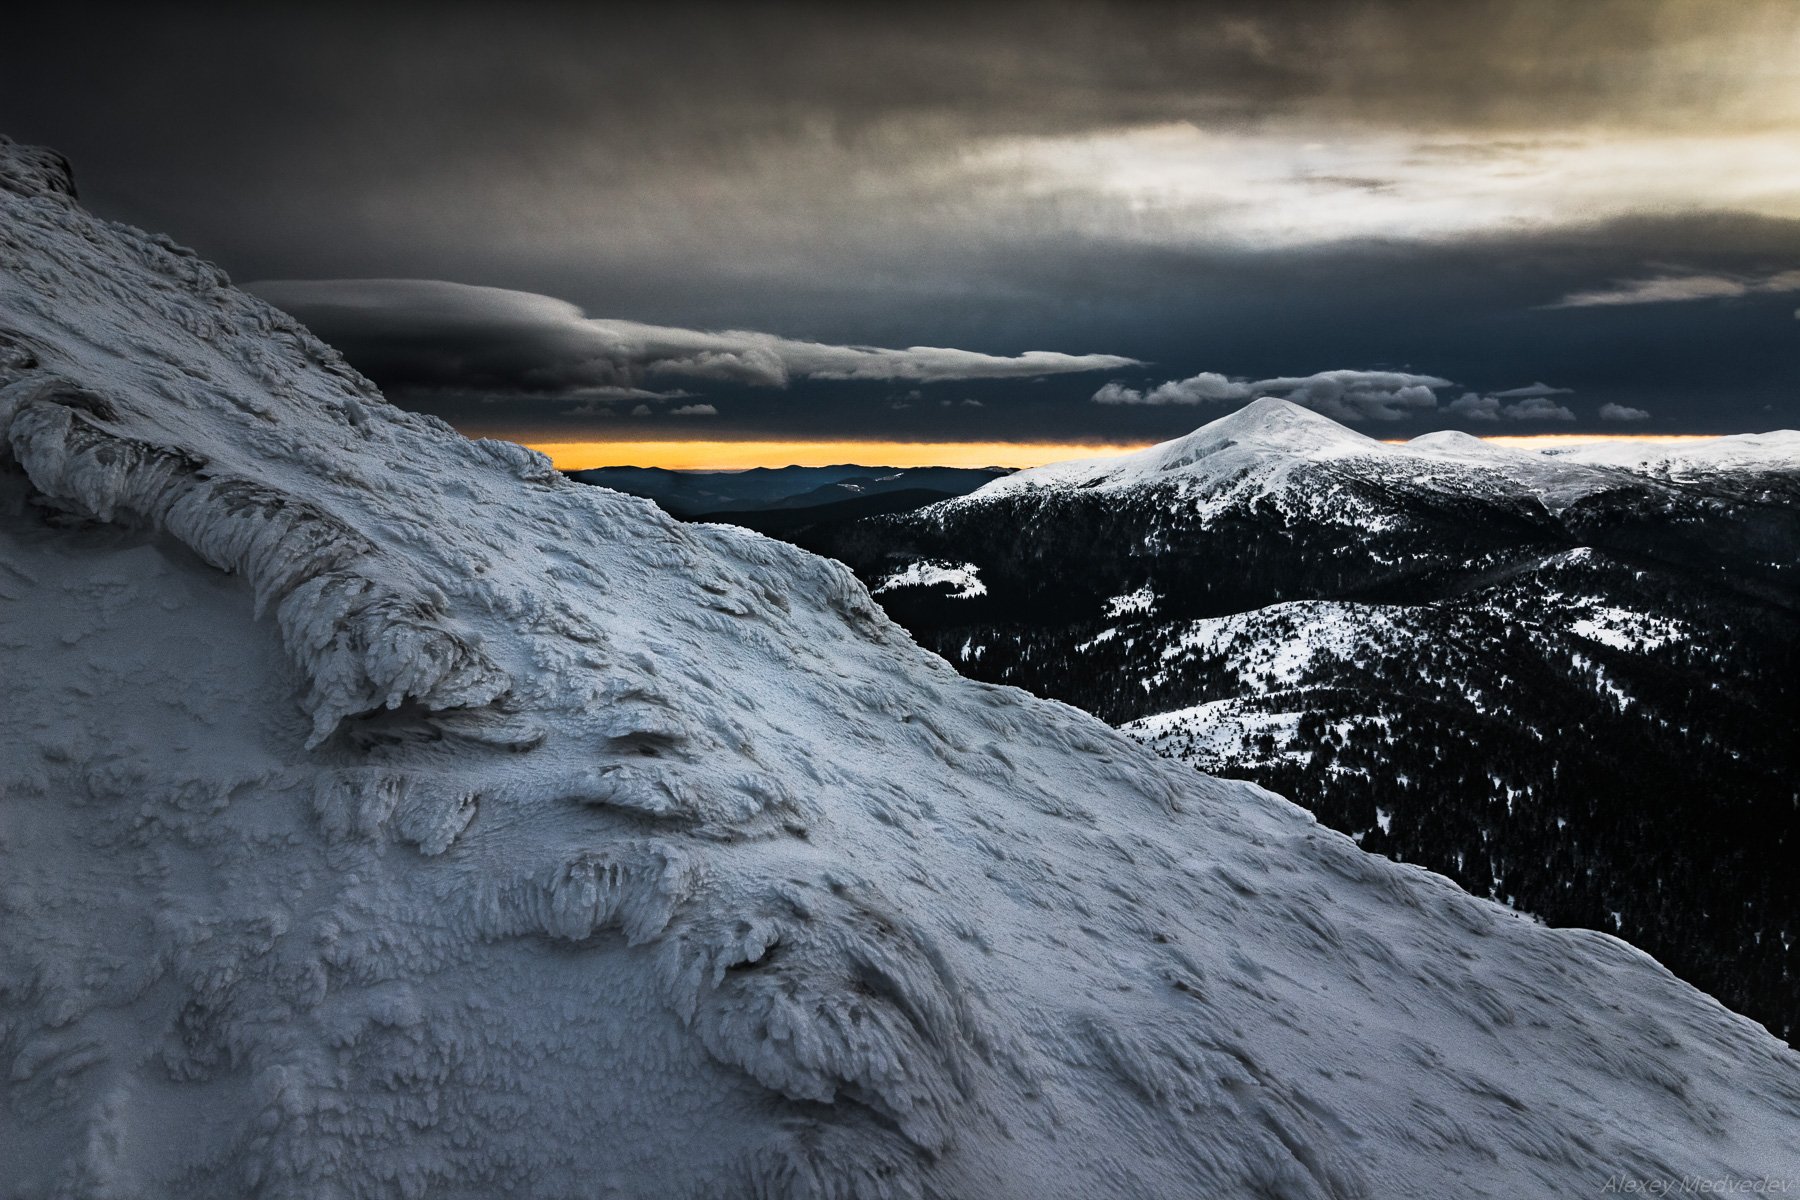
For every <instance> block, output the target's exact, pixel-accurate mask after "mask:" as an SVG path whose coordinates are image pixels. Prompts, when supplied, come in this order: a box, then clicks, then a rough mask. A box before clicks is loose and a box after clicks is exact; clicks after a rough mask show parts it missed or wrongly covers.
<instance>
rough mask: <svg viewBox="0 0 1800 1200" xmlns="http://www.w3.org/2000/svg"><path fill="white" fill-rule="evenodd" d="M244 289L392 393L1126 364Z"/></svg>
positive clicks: (399, 292) (500, 298) (485, 304)
mask: <svg viewBox="0 0 1800 1200" xmlns="http://www.w3.org/2000/svg"><path fill="white" fill-rule="evenodd" d="M248 287H249V289H250V290H251V291H254V292H255V293H256V294H258V295H260V296H262V297H263V298H264V299H265V300H268V301H269V302H270V303H271V304H274V305H276V306H277V307H279V308H282V309H285V310H286V311H288V312H290V313H292V314H294V315H295V316H297V317H299V318H300V319H301V320H302V321H305V322H306V323H307V324H308V325H309V326H311V327H312V328H313V329H314V330H315V331H317V332H318V333H319V334H320V335H321V336H323V337H324V338H325V339H326V340H328V341H330V342H332V343H334V344H336V345H338V346H339V347H340V348H341V349H343V350H344V351H345V352H346V353H347V354H348V355H349V356H350V357H351V358H352V360H354V361H357V362H359V363H362V364H366V365H365V370H368V371H369V372H370V373H371V374H374V375H376V376H377V377H379V378H381V379H382V380H383V381H384V382H385V383H387V384H388V385H389V386H391V387H398V388H402V389H406V388H446V389H454V390H456V391H460V392H483V391H485V392H490V393H497V394H498V395H500V396H504V395H506V394H525V395H535V396H567V397H570V398H582V399H589V400H605V399H652V398H664V399H672V398H675V395H676V393H671V392H655V391H650V390H648V389H646V388H644V387H642V386H641V385H642V384H643V383H645V382H646V381H656V380H669V381H685V382H688V383H707V382H710V383H723V384H734V385H739V386H751V387H766V388H785V387H787V386H788V385H789V384H790V383H792V382H794V381H796V380H801V379H815V380H861V381H894V382H912V383H935V382H942V381H946V380H974V379H1033V378H1041V377H1044V376H1048V375H1066V374H1078V373H1081V372H1086V371H1105V370H1117V369H1119V368H1121V367H1128V366H1134V365H1137V360H1135V359H1131V358H1126V357H1123V356H1120V355H1113V354H1061V353H1057V352H1055V351H1050V350H1029V351H1026V352H1025V353H1023V354H1016V355H996V354H983V353H979V352H977V351H973V350H958V349H954V348H950V347H944V346H910V347H907V348H905V349H888V348H884V347H879V346H836V345H828V344H826V343H822V342H810V341H801V340H797V339H793V338H784V337H778V336H776V335H774V334H770V333H758V332H754V331H750V330H741V329H734V330H719V331H704V330H697V329H681V328H676V327H673V326H667V325H649V324H644V323H641V322H637V321H623V320H609V319H602V318H594V317H589V316H587V315H586V314H584V313H583V312H582V311H581V309H579V308H578V307H576V306H575V305H573V304H569V303H567V302H565V301H562V300H557V299H555V298H553V297H550V296H540V295H536V294H535V293H531V292H516V291H508V290H506V289H502V288H488V287H470V286H467V285H464V284H458V283H447V282H443V281H439V280H422V279H322V280H268V281H264V282H261V283H254V284H250V285H248ZM680 394H682V395H685V394H686V393H680ZM676 411H677V412H679V413H681V414H682V415H690V416H703V415H711V413H712V412H713V411H716V410H713V409H712V406H711V405H689V406H686V407H685V408H684V409H680V410H676Z"/></svg>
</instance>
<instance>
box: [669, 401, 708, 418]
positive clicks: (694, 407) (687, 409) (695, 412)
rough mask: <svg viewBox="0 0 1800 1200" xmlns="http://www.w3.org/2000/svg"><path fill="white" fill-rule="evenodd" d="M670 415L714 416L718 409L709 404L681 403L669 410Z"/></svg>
mask: <svg viewBox="0 0 1800 1200" xmlns="http://www.w3.org/2000/svg"><path fill="white" fill-rule="evenodd" d="M669 415H670V416H671V417H716V416H718V415H719V410H718V409H716V408H714V407H713V406H712V405H710V404H683V405H681V406H680V407H679V408H671V409H670V410H669Z"/></svg>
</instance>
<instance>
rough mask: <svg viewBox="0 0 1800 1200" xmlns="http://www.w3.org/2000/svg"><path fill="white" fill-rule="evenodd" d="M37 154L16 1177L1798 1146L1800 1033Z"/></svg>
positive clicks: (919, 1168) (759, 1191)
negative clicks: (85, 192) (397, 375)
mask: <svg viewBox="0 0 1800 1200" xmlns="http://www.w3.org/2000/svg"><path fill="white" fill-rule="evenodd" d="M40 161H42V159H41V156H36V155H34V154H33V153H32V152H30V151H26V150H21V149H19V148H16V147H14V146H13V145H12V144H11V143H7V142H0V181H5V185H4V187H3V188H0V264H3V265H4V268H5V269H4V270H3V271H0V435H3V436H0V589H4V591H5V594H6V597H7V603H6V604H5V605H4V606H0V662H4V663H5V674H6V677H7V679H8V680H9V687H10V688H11V689H12V690H11V693H10V695H9V699H10V700H11V701H12V703H11V704H10V705H9V706H8V707H7V709H5V710H4V711H3V712H0V733H3V734H4V737H5V739H6V741H7V744H8V746H9V747H10V749H11V751H12V752H11V753H10V754H9V756H8V760H7V762H6V764H5V765H4V767H3V768H0V770H4V772H5V774H4V776H0V784H3V786H0V804H3V806H4V807H3V808H0V813H3V814H4V817H5V825H4V828H3V829H0V864H3V867H4V869H3V870H0V964H3V966H4V975H3V979H4V986H0V1052H3V1053H4V1055H5V1057H6V1060H7V1061H8V1062H9V1063H10V1064H11V1066H10V1069H9V1071H8V1072H7V1074H6V1076H5V1077H4V1078H3V1079H0V1094H3V1095H4V1099H5V1103H4V1104H0V1144H4V1145H6V1146H7V1148H8V1151H9V1157H10V1161H9V1166H8V1170H9V1177H8V1184H7V1186H8V1187H9V1188H11V1189H12V1190H14V1191H15V1192H17V1193H19V1194H21V1195H27V1196H36V1195H51V1194H90V1195H99V1194H126V1195H129V1194H151V1195H167V1194H182V1195H188V1196H194V1197H198V1198H201V1200H206V1198H209V1197H227V1196H241V1195H245V1194H268V1195H308V1196H318V1195H334V1194H339V1195H352V1196H396V1195H408V1196H416V1195H425V1194H430V1195H433V1196H444V1197H476V1196H490V1195H493V1194H494V1193H495V1192H497V1191H504V1192H507V1193H509V1194H514V1195H521V1196H545V1197H549V1196H562V1195H570V1194H577V1193H586V1192H591V1191H593V1190H595V1189H596V1188H598V1189H600V1190H603V1191H606V1192H608V1193H610V1194H616V1195H627V1196H646V1197H649V1196H658V1197H661V1196H700V1195H719V1194H739V1193H742V1194H754V1195H759V1196H769V1197H791V1198H795V1200H798V1198H799V1197H812V1196H820V1197H824V1196H829V1197H838V1198H852V1197H866V1198H868V1200H877V1198H880V1200H926V1198H928V1197H948V1196H971V1195H983V1196H995V1197H1002V1196H1018V1197H1021V1198H1023V1197H1026V1196H1068V1197H1084V1196H1092V1195H1096V1194H1108V1193H1118V1194H1131V1195H1136V1196H1144V1197H1158V1196H1161V1197H1169V1198H1171V1200H1173V1198H1175V1197H1188V1196H1192V1195H1195V1194H1202V1193H1219V1194H1237V1195H1250V1194H1259V1193H1260V1194H1269V1195H1277V1194H1279V1195H1287V1196H1294V1197H1319V1198H1326V1197H1332V1198H1344V1197H1353V1196H1362V1195H1371V1194H1413V1195H1419V1196H1434V1195H1441V1194H1443V1192H1444V1191H1446V1190H1447V1189H1449V1188H1450V1187H1453V1186H1454V1187H1456V1188H1458V1190H1465V1191H1474V1192H1476V1193H1477V1194H1479V1193H1481V1192H1483V1191H1485V1192H1487V1193H1488V1194H1492V1195H1516V1194H1518V1193H1519V1192H1520V1191H1525V1192H1542V1191H1563V1192H1566V1191H1569V1190H1572V1189H1575V1188H1591V1187H1595V1186H1599V1184H1600V1181H1603V1180H1605V1179H1607V1178H1609V1177H1611V1176H1613V1175H1615V1174H1618V1173H1620V1172H1624V1173H1626V1174H1627V1175H1630V1176H1632V1177H1641V1178H1645V1179H1655V1178H1663V1177H1666V1176H1680V1175H1686V1174H1692V1175H1696V1176H1699V1177H1705V1178H1714V1177H1723V1176H1724V1175H1727V1174H1729V1175H1734V1176H1737V1177H1748V1178H1763V1177H1781V1176H1782V1175H1783V1173H1785V1172H1789V1171H1791V1170H1792V1169H1793V1167H1794V1164H1795V1163H1797V1162H1800V1133H1796V1130H1800V1057H1797V1056H1795V1055H1794V1054H1792V1053H1791V1052H1790V1051H1788V1050H1786V1049H1785V1048H1783V1047H1782V1046H1780V1044H1779V1043H1777V1042H1776V1041H1775V1040H1774V1039H1772V1038H1770V1037H1769V1036H1768V1035H1767V1033H1766V1032H1764V1031H1763V1030H1761V1029H1759V1028H1758V1027H1756V1026H1755V1025H1754V1024H1753V1023H1751V1022H1749V1021H1746V1020H1744V1019H1743V1018H1740V1017H1737V1016H1735V1015H1733V1014H1731V1013H1729V1012H1728V1011H1726V1010H1725V1009H1723V1008H1722V1007H1721V1006H1719V1005H1718V1004H1717V1003H1716V1002H1714V1001H1712V1000H1711V999H1709V998H1708V997H1706V996H1704V995H1702V994H1700V993H1699V992H1697V991H1695V990H1694V989H1692V988H1691V987H1689V986H1687V985H1685V984H1683V983H1681V982H1679V981H1678V980H1676V979H1674V978H1673V977H1672V976H1671V975H1669V974H1668V972H1667V971H1665V970H1663V969H1662V968H1661V967H1660V966H1658V965H1657V964H1656V963H1654V962H1653V961H1652V960H1650V959H1649V958H1648V957H1647V956H1645V955H1643V954H1642V953H1640V952H1638V951H1636V950H1634V949H1632V948H1631V947H1629V946H1627V945H1626V944H1624V943H1622V942H1620V941H1618V940H1616V939H1614V938H1610V937H1607V936H1604V935H1600V934H1593V933H1585V932H1575V931H1557V930H1551V929H1546V928H1543V927H1542V926H1539V925H1536V924H1534V923H1533V922H1531V921H1529V920H1527V919H1525V918H1523V917H1521V916H1519V915H1518V914H1516V913H1510V912H1508V911H1506V910H1504V909H1502V908H1500V907H1498V906H1496V905H1493V904H1490V903H1487V902H1484V901H1479V900H1476V899H1474V898H1472V897H1470V896H1468V895H1466V894H1465V893H1463V892H1461V891H1459V890H1457V889H1456V888H1455V887H1453V886H1452V885H1451V884H1450V883H1449V882H1448V881H1446V880H1444V879H1443V878H1442V877H1440V876H1436V875H1433V874H1431V873H1429V872H1426V871H1423V870H1421V869H1418V868H1414V867H1405V866H1399V865H1396V864H1393V863H1389V862H1386V861H1384V860H1382V859H1380V858H1377V857H1375V856H1371V855H1368V854H1365V853H1363V852H1361V851H1359V850H1357V849H1356V848H1355V847H1354V846H1353V845H1352V844H1351V843H1350V842H1349V841H1348V840H1347V839H1345V838H1343V837H1341V836H1339V835H1337V834H1334V833H1331V832H1329V831H1327V830H1324V829H1322V828H1320V827H1319V826H1318V825H1317V824H1316V822H1314V821H1313V820H1312V819H1311V818H1310V817H1308V816H1307V815H1306V814H1305V813H1304V812H1302V811H1301V810H1299V809H1298V808H1296V807H1294V806H1293V805H1291V804H1288V803H1287V802H1286V801H1283V800H1281V799H1280V798H1279V797H1276V796H1274V795H1272V794H1270V793H1268V792H1265V791H1263V790H1261V789H1258V788H1256V787H1253V786H1250V785H1246V784H1237V783H1226V782H1221V781H1218V780H1213V779H1208V778H1205V777H1203V776H1200V775H1198V774H1196V773H1194V772H1192V771H1190V770H1188V769H1186V768H1183V767H1178V766H1177V765H1175V764H1173V763H1170V762H1167V761H1166V760H1163V759H1160V758H1158V757H1156V756H1155V755H1153V754H1151V753H1149V752H1148V751H1146V750H1144V749H1143V748H1141V747H1139V746H1137V745H1135V744H1134V743H1133V742H1131V741H1130V740H1129V739H1127V738H1126V737H1124V736H1123V735H1121V734H1119V733H1117V732H1115V731H1113V730H1111V729H1109V728H1107V727H1106V726H1104V725H1103V724H1101V723H1099V722H1098V721H1096V720H1094V719H1092V718H1090V717H1087V716H1085V715H1083V714H1080V713H1078V712H1076V711H1074V710H1072V709H1070V708H1068V707H1066V706H1063V705H1058V704H1053V703H1047V702H1044V701H1040V700H1037V699H1034V698H1032V697H1029V696H1027V695H1026V694H1024V693H1022V692H1020V691H1018V690H1016V689H1011V688H996V687H992V686H988V685H984V684H980V683H977V682H973V681H970V680H966V679H962V678H960V677H959V676H958V675H957V674H956V673H955V672H954V671H952V670H951V669H950V668H949V667H948V665H947V664H945V663H944V662H943V661H942V660H941V659H939V658H937V657H935V656H933V655H930V654H927V653H925V652H923V651H922V650H921V649H920V648H919V647H918V646H917V645H916V644H915V643H914V642H913V641H912V639H911V638H909V637H908V636H906V634H905V633H904V632H903V631H902V630H901V629H899V628H898V627H897V626H896V625H894V624H893V623H892V622H891V621H889V620H888V618H887V617H886V616H885V615H884V614H883V612H882V610H881V608H880V607H879V606H877V605H876V604H875V603H874V602H873V601H872V600H871V598H870V596H869V593H868V592H867V590H866V589H865V588H863V587H862V586H861V585H860V584H859V583H857V581H856V580H855V579H854V578H852V577H851V576H850V574H849V573H848V572H847V571H846V570H845V569H844V568H842V567H841V566H839V565H837V564H834V563H831V562H829V561H827V560H824V559H821V558H817V557H814V556H812V555H808V554H805V553H803V552H801V551H799V550H797V549H794V548H793V547H790V546H786V545H783V544H781V543H777V542H774V541H771V540H769V539H766V538H763V537H760V536H757V535H754V534H750V533H746V532H742V531H736V530H731V529H728V528H725V527H720V526H703V525H682V524H679V523H677V522H675V521H674V520H672V519H671V518H669V517H668V516H667V515H665V514H664V513H662V512H661V511H660V510H658V509H657V508H656V507H655V506H654V505H652V504H650V503H648V502H646V501H642V500H638V499H634V498H630V497H626V496H623V495H620V494H617V493H613V492H609V491H607V490H605V489H601V488H592V487H583V486H581V485H579V484H576V483H574V482H571V481H568V480H566V479H564V478H563V477H561V476H560V475H559V474H558V473H557V472H555V471H554V470H553V469H552V468H551V466H550V464H549V463H548V461H547V460H546V459H544V458H543V457H542V456H541V455H537V454H534V453H532V452H530V451H527V450H525V449H523V448H521V447H518V446H514V445H510V444H507V443H500V442H485V441H467V440H465V439H463V438H461V437H459V436H458V435H456V434H455V433H454V431H452V430H450V429H449V428H448V427H447V426H445V425H444V424H443V423H442V422H439V421H435V420H433V419H431V418H428V417H422V416H418V415H415V414H408V413H404V412H401V411H399V410H397V409H395V408H393V407H392V406H390V405H388V404H387V403H386V402H385V401H384V400H383V399H382V398H381V397H380V395H379V394H378V393H377V392H376V391H375V389H374V388H373V387H372V386H371V385H370V384H369V383H368V382H367V381H366V380H364V379H362V378H361V377H360V376H358V375H357V374H356V373H355V372H354V371H352V370H350V369H349V368H348V367H346V366H345V365H344V364H343V362H342V360H341V358H339V357H338V356H337V355H336V354H335V352H333V351H331V350H330V349H329V348H328V347H326V346H324V345H323V344H321V343H320V342H318V341H317V339H315V338H313V337H312V336H311V334H310V333H308V332H307V331H306V330H305V329H304V328H303V327H302V326H300V325H299V324H297V323H296V322H294V321H292V320H291V319H290V318H287V317H285V316H283V315H282V314H280V313H278V312H276V311H275V310H273V309H271V308H269V307H268V306H267V305H264V304H262V303H261V302H259V301H256V300H254V299H252V298H250V297H247V296H245V295H243V294H242V293H239V292H237V291H235V290H234V289H232V288H230V286H229V285H228V284H227V282H226V281H225V279H224V277H223V276H222V274H220V273H219V272H218V271H217V270H216V269H215V268H212V267H210V266H209V265H207V264H205V263H203V262H201V261H200V260H198V259H196V258H195V257H193V256H192V255H191V254H189V253H187V252H185V251H182V250H180V249H178V248H176V247H174V246H173V245H172V244H171V243H169V242H167V241H166V239H156V238H152V237H149V236H146V235H143V234H140V233H138V232H137V231H135V230H132V229H129V228H128V227H125V226H121V225H113V224H107V223H104V222H101V221H98V220H96V219H94V218H92V217H90V216H89V215H87V214H86V213H85V212H84V211H83V210H82V209H80V208H79V207H78V206H77V205H76V204H75V203H74V202H73V200H72V199H71V197H70V195H69V194H68V193H66V192H64V191H62V190H59V189H56V188H54V187H51V186H46V185H44V184H43V183H34V182H33V180H34V179H35V176H34V175H33V174H32V172H31V171H30V170H26V169H24V168H21V167H20V166H18V164H19V163H21V162H22V163H24V164H26V166H27V167H32V166H33V165H34V164H36V163H38V162H40ZM21 180H23V181H24V182H23V183H22V182H21Z"/></svg>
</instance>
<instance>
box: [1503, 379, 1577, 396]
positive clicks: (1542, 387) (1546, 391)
mask: <svg viewBox="0 0 1800 1200" xmlns="http://www.w3.org/2000/svg"><path fill="white" fill-rule="evenodd" d="M1574 391H1575V389H1574V388H1566V387H1551V386H1550V385H1549V384H1547V383H1542V382H1539V383H1534V384H1531V385H1529V386H1527V387H1516V388H1507V389H1506V390H1505V391H1503V392H1494V393H1493V395H1495V396H1498V397H1499V398H1500V399H1502V400H1526V399H1530V398H1531V397H1533V396H1567V395H1570V394H1572V393H1573V392H1574Z"/></svg>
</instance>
